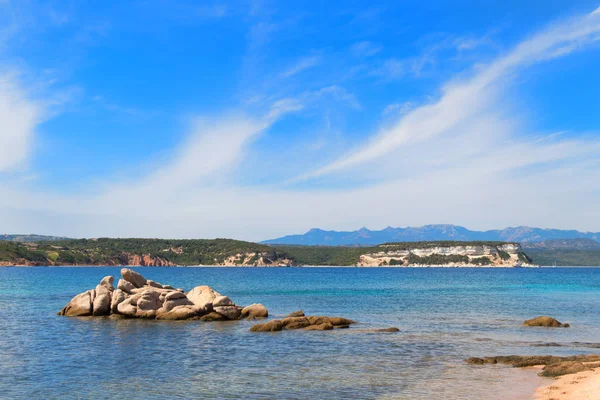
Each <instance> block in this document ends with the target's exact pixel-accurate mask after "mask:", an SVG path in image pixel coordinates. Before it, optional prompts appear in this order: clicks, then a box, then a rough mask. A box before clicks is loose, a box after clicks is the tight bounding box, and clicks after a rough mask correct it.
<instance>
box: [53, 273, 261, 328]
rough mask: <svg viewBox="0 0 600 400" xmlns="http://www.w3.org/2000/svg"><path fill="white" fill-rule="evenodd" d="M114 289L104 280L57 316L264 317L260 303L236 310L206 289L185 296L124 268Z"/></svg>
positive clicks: (108, 277)
mask: <svg viewBox="0 0 600 400" xmlns="http://www.w3.org/2000/svg"><path fill="white" fill-rule="evenodd" d="M121 275H122V277H123V278H122V279H119V282H118V284H117V289H115V288H114V287H113V282H114V278H113V277H112V276H106V277H104V278H103V279H102V280H101V281H100V283H99V284H98V285H97V286H96V288H95V289H92V290H88V291H86V292H83V293H80V294H78V295H77V296H75V297H73V299H71V301H70V302H69V303H68V304H67V305H66V306H65V307H63V309H62V310H60V311H59V312H58V314H59V315H65V316H71V317H82V316H110V317H114V318H146V319H157V320H183V319H200V320H202V321H225V320H237V319H240V318H241V317H242V316H244V317H245V318H262V317H267V316H268V315H269V312H268V311H267V309H266V308H265V306H263V305H262V304H252V305H250V306H248V307H245V308H244V307H240V306H238V305H236V304H235V303H234V302H233V300H231V299H230V298H229V297H227V296H223V295H221V294H220V293H219V292H217V291H215V290H213V289H212V288H211V287H209V286H196V287H195V288H193V289H192V290H190V291H189V292H188V293H187V295H186V294H185V293H184V292H183V290H182V289H174V288H173V286H169V285H162V284H160V283H158V282H154V281H152V280H147V279H146V278H144V277H143V276H142V275H141V274H139V273H137V272H135V271H132V270H130V269H128V268H123V269H122V270H121Z"/></svg>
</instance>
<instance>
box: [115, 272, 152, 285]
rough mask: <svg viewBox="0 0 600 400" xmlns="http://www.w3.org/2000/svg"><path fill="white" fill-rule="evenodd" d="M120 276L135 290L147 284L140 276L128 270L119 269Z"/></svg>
mask: <svg viewBox="0 0 600 400" xmlns="http://www.w3.org/2000/svg"><path fill="white" fill-rule="evenodd" d="M121 276H122V277H123V279H125V280H126V281H127V282H129V283H131V284H132V285H133V286H135V287H136V288H141V287H142V286H144V285H145V284H146V283H147V282H148V281H147V280H146V278H144V277H143V276H142V275H140V274H139V273H137V272H135V271H134V270H132V269H129V268H123V269H121Z"/></svg>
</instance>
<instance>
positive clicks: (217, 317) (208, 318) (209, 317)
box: [200, 311, 227, 322]
mask: <svg viewBox="0 0 600 400" xmlns="http://www.w3.org/2000/svg"><path fill="white" fill-rule="evenodd" d="M200 321H204V322H213V321H227V317H225V316H224V315H221V314H219V313H216V312H214V311H213V312H210V313H208V314H206V315H203V316H201V317H200Z"/></svg>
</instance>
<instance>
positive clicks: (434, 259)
mask: <svg viewBox="0 0 600 400" xmlns="http://www.w3.org/2000/svg"><path fill="white" fill-rule="evenodd" d="M408 263H409V264H418V265H444V264H450V263H460V264H465V265H466V264H469V257H468V256H461V255H455V254H452V255H448V256H445V255H442V254H432V255H430V256H424V257H419V256H417V255H415V254H410V255H409V256H408Z"/></svg>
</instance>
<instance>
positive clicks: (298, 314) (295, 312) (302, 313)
mask: <svg viewBox="0 0 600 400" xmlns="http://www.w3.org/2000/svg"><path fill="white" fill-rule="evenodd" d="M287 316H288V317H304V311H302V310H298V311H294V312H293V313H290V314H288V315H287Z"/></svg>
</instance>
